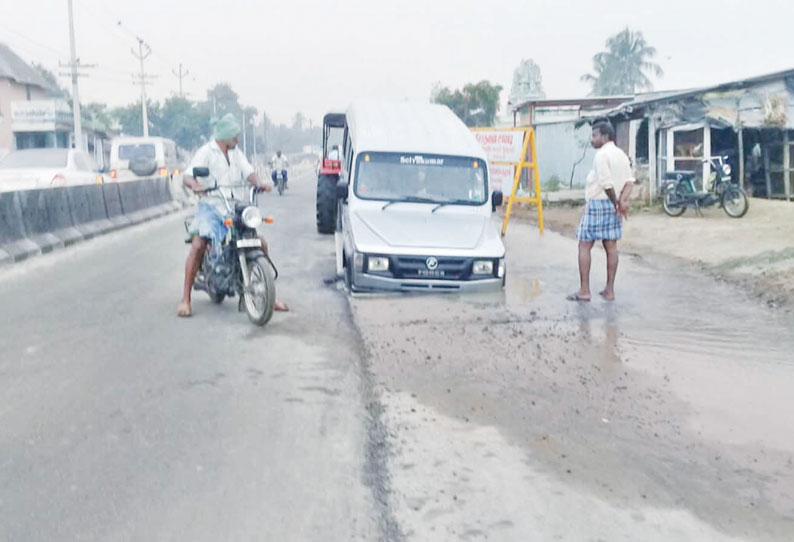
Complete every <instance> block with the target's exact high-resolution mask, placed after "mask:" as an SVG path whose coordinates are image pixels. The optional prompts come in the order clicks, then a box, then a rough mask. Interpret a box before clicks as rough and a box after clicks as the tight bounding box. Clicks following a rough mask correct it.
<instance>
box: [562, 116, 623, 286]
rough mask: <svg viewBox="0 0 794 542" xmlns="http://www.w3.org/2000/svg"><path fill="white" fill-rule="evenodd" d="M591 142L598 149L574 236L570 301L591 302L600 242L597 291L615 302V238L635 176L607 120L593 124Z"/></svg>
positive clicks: (620, 225) (621, 228)
mask: <svg viewBox="0 0 794 542" xmlns="http://www.w3.org/2000/svg"><path fill="white" fill-rule="evenodd" d="M590 142H591V143H592V145H593V147H595V148H596V149H598V150H597V151H596V154H595V159H594V163H593V171H591V172H590V173H589V174H588V176H587V188H586V190H585V199H586V203H585V207H584V214H583V215H582V220H581V222H580V223H579V229H578V230H577V232H576V237H577V238H578V239H579V283H580V285H579V291H578V292H575V293H573V294H570V295H569V296H568V298H567V299H569V300H571V301H590V262H591V251H592V249H593V245H594V244H595V242H596V241H601V242H602V243H603V245H604V250H606V253H607V283H606V287H605V288H604V289H603V290H602V291H601V292H600V295H601V297H603V298H604V299H606V300H607V301H613V300H614V299H615V275H616V274H617V271H618V239H620V237H621V235H622V233H623V227H622V223H621V220H622V218H626V217H628V213H629V197H630V196H631V188H632V183H634V175H632V172H631V164H630V163H629V157H628V156H626V153H625V152H623V150H621V149H620V147H618V146H617V145H615V129H614V128H613V127H612V124H610V123H609V121H599V122H597V123H596V124H595V125H593V135H592V136H591V139H590Z"/></svg>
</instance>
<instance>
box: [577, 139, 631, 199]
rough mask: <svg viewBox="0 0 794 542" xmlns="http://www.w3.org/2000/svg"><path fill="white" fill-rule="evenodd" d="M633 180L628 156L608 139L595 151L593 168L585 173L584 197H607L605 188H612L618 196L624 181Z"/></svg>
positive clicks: (624, 183)
mask: <svg viewBox="0 0 794 542" xmlns="http://www.w3.org/2000/svg"><path fill="white" fill-rule="evenodd" d="M633 182H634V174H633V173H632V171H631V163H630V162H629V157H628V156H626V153H625V152H623V149H621V148H620V147H618V146H617V145H615V143H614V142H612V141H608V142H607V143H605V144H604V145H602V146H601V148H600V149H598V151H596V154H595V158H594V159H593V170H592V171H591V172H590V173H589V174H588V175H587V187H586V188H585V199H587V200H588V201H589V200H591V199H609V196H607V194H606V190H607V189H609V188H612V189H613V190H614V191H615V196H617V197H618V198H619V197H620V193H621V192H622V191H623V187H624V186H626V183H633Z"/></svg>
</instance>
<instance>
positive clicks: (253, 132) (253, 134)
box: [251, 117, 256, 165]
mask: <svg viewBox="0 0 794 542" xmlns="http://www.w3.org/2000/svg"><path fill="white" fill-rule="evenodd" d="M251 126H253V130H251V135H252V136H253V138H254V165H256V117H251Z"/></svg>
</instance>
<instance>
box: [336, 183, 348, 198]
mask: <svg viewBox="0 0 794 542" xmlns="http://www.w3.org/2000/svg"><path fill="white" fill-rule="evenodd" d="M336 198H337V199H341V200H346V199H347V183H346V182H342V181H340V182H338V183H336Z"/></svg>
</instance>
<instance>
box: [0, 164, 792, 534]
mask: <svg viewBox="0 0 794 542" xmlns="http://www.w3.org/2000/svg"><path fill="white" fill-rule="evenodd" d="M293 183H294V185H293V189H292V190H291V191H289V192H288V193H287V195H286V196H284V197H283V198H278V197H277V196H271V197H268V198H266V199H265V200H264V201H263V207H265V208H266V209H267V210H268V212H270V213H271V214H273V215H274V216H275V217H276V224H275V226H273V228H272V230H273V231H272V234H271V235H270V238H271V246H272V249H273V253H274V257H275V258H276V261H277V263H278V264H279V267H280V269H281V271H282V273H283V278H282V279H280V280H279V283H278V291H279V296H280V297H281V298H283V299H284V300H285V301H287V302H288V303H290V304H291V305H292V308H293V311H292V312H291V313H290V314H288V315H279V314H277V315H275V316H274V320H273V321H272V322H271V323H270V324H268V326H267V327H266V328H264V329H259V328H254V327H253V326H251V325H250V324H249V323H248V322H247V320H246V318H245V317H244V315H242V314H238V313H237V312H236V304H235V303H229V302H228V301H227V302H226V303H225V304H224V305H222V306H220V307H216V306H212V305H211V304H210V303H209V301H208V300H207V299H206V298H205V297H204V296H203V295H199V296H198V297H197V301H196V304H195V306H194V309H195V316H194V317H193V318H192V319H190V320H187V321H185V320H178V319H177V318H175V317H174V315H173V313H174V309H175V305H176V302H177V298H178V294H179V291H180V285H181V279H182V266H183V262H184V256H185V253H186V248H185V246H184V245H182V244H181V242H182V229H181V217H171V218H167V219H164V220H162V221H159V222H154V223H149V224H146V225H143V226H141V227H137V228H134V229H131V230H128V231H124V232H118V233H116V234H113V235H111V236H108V237H105V238H101V239H97V240H93V241H91V242H88V243H85V244H83V245H80V246H77V247H74V248H73V249H69V250H66V251H62V252H59V253H56V254H53V255H47V256H44V257H41V258H38V259H36V260H33V261H31V262H28V263H25V264H24V265H20V266H16V267H14V268H12V269H10V270H5V271H2V272H1V273H0V307H2V310H0V389H1V390H2V399H1V400H0V541H2V542H5V541H11V540H13V541H17V540H102V541H106V540H109V541H117V540H118V541H126V540H147V541H149V540H195V541H203V540H212V541H217V540H290V541H292V540H298V541H300V540H323V541H334V540H368V541H369V540H372V541H374V540H384V541H397V542H402V541H416V542H427V541H439V542H446V541H449V540H466V541H473V540H499V541H501V540H511V541H512V540H539V541H546V540H566V541H568V540H570V541H576V542H578V541H583V540H586V541H598V540H603V541H610V542H612V541H624V540H625V541H636V540H643V541H658V542H667V541H670V540H697V541H737V540H752V541H756V540H757V541H790V540H791V539H792V537H791V533H794V491H793V490H792V488H794V416H792V414H791V413H792V412H794V400H792V394H791V390H792V389H794V362H793V361H792V359H793V358H792V356H791V352H792V351H794V319H793V318H792V315H791V314H785V313H781V312H775V311H771V310H769V309H767V308H765V307H763V306H761V305H759V304H758V303H757V302H756V301H754V300H753V299H750V298H748V296H746V295H743V294H742V293H741V292H738V291H737V290H735V289H733V288H731V287H729V286H727V285H724V284H718V283H715V282H714V281H713V280H712V279H710V278H709V277H707V276H702V274H701V273H699V272H698V271H696V270H693V269H686V268H679V267H677V266H676V265H675V264H671V263H669V262H664V261H644V260H642V259H640V258H637V257H630V256H628V255H626V256H624V258H623V261H622V263H621V271H620V276H619V285H618V296H619V297H618V300H617V301H616V302H615V303H606V302H603V301H601V300H594V301H593V302H592V303H591V304H589V305H575V304H571V303H569V302H566V301H564V295H565V294H566V293H568V292H569V291H573V289H575V287H576V270H575V265H576V263H575V243H574V242H573V241H571V240H569V239H564V238H562V237H560V236H558V235H555V234H553V233H548V234H547V235H545V236H543V237H539V236H537V234H536V233H535V232H534V231H533V229H532V228H531V227H530V226H528V225H526V224H521V223H519V222H515V223H513V224H511V227H510V231H509V235H508V238H507V245H508V254H509V263H508V281H507V289H506V291H505V292H504V293H503V294H495V295H480V296H457V295H448V296H407V297H400V296H391V295H388V296H380V295H361V296H356V297H355V298H353V299H352V301H351V302H350V303H349V302H348V298H347V297H346V296H345V295H344V293H343V292H341V291H340V290H339V288H338V285H331V286H326V285H324V283H323V279H324V278H328V274H329V273H331V272H333V269H334V260H333V242H332V240H331V239H330V238H327V237H321V236H318V235H316V234H315V230H314V216H313V181H312V180H311V178H310V175H309V174H308V173H304V174H303V175H299V176H298V177H296V179H295V180H294V181H293ZM394 212H399V210H397V209H395V211H394ZM593 269H594V285H597V284H598V283H599V281H602V280H603V257H602V255H601V253H600V252H596V259H595V262H594V267H593ZM354 324H355V325H354Z"/></svg>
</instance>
